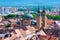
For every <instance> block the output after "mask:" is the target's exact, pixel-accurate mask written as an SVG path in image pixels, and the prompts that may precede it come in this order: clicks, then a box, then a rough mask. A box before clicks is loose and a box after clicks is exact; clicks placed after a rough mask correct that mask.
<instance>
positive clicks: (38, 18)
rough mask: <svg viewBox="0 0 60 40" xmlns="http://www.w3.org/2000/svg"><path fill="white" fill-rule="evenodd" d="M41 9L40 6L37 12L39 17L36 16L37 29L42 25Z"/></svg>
mask: <svg viewBox="0 0 60 40" xmlns="http://www.w3.org/2000/svg"><path fill="white" fill-rule="evenodd" d="M40 15H41V14H40V9H39V6H38V12H37V18H36V21H37V26H36V29H37V30H39V29H40V27H41V16H40Z"/></svg>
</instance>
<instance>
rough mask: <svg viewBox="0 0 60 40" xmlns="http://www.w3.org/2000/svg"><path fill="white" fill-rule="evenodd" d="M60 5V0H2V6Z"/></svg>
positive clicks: (0, 4) (0, 3)
mask: <svg viewBox="0 0 60 40" xmlns="http://www.w3.org/2000/svg"><path fill="white" fill-rule="evenodd" d="M37 5H40V6H42V5H45V6H60V0H0V6H37Z"/></svg>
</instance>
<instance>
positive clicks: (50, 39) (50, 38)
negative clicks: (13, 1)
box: [38, 35, 57, 40]
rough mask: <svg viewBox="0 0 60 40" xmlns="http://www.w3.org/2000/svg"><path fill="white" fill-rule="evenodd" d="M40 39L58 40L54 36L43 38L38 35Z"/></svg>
mask: <svg viewBox="0 0 60 40" xmlns="http://www.w3.org/2000/svg"><path fill="white" fill-rule="evenodd" d="M38 38H42V39H46V40H57V38H56V37H54V36H43V35H38Z"/></svg>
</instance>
